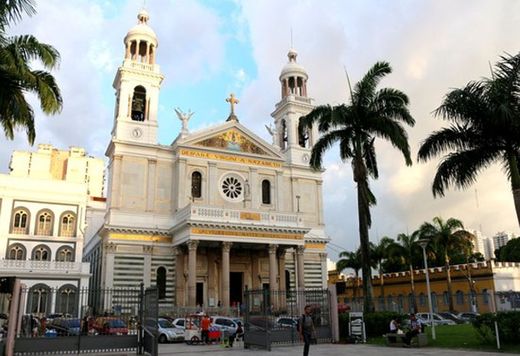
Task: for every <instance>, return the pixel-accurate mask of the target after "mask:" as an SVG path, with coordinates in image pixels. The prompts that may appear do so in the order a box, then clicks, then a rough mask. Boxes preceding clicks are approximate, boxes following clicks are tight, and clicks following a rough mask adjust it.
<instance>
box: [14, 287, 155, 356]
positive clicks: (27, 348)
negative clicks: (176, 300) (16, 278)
mask: <svg viewBox="0 0 520 356" xmlns="http://www.w3.org/2000/svg"><path fill="white" fill-rule="evenodd" d="M18 305H19V307H18V315H14V316H11V315H10V323H11V322H13V324H15V325H17V330H16V338H15V343H14V353H15V355H29V354H30V355H45V354H63V353H85V352H88V353H102V352H129V351H130V352H132V351H133V352H135V351H137V352H139V353H143V352H148V353H149V354H150V355H153V356H156V355H157V338H156V337H155V334H154V332H156V329H157V290H156V289H155V288H148V289H147V290H146V291H144V289H143V288H142V287H141V289H80V290H77V289H73V288H69V289H63V288H60V289H59V290H53V289H50V288H45V287H38V288H34V287H33V288H30V289H21V293H20V298H19V301H18ZM143 318H144V319H143ZM145 322H146V323H147V324H146V323H145ZM154 330H155V331H154ZM146 331H147V332H146ZM146 335H147V336H146Z"/></svg>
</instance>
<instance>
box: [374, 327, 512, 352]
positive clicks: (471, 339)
mask: <svg viewBox="0 0 520 356" xmlns="http://www.w3.org/2000/svg"><path fill="white" fill-rule="evenodd" d="M426 330H427V331H426V332H427V334H428V346H432V347H446V348H450V349H473V350H488V351H498V350H497V348H496V344H482V343H481V341H480V338H479V337H478V335H477V333H476V331H475V329H474V328H473V326H472V325H471V324H461V325H443V326H437V327H435V331H436V334H437V340H432V338H431V328H426ZM367 342H368V343H369V344H377V345H379V344H380V345H384V344H385V340H384V338H383V337H374V338H369V339H368V340H367ZM501 346H502V348H501V351H507V352H514V353H520V345H501Z"/></svg>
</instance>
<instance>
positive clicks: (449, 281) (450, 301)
mask: <svg viewBox="0 0 520 356" xmlns="http://www.w3.org/2000/svg"><path fill="white" fill-rule="evenodd" d="M444 259H445V261H446V263H445V266H444V268H446V283H447V284H448V304H449V307H450V312H452V313H453V312H455V308H454V307H453V294H452V289H451V273H450V258H449V257H448V253H447V252H445V254H444Z"/></svg>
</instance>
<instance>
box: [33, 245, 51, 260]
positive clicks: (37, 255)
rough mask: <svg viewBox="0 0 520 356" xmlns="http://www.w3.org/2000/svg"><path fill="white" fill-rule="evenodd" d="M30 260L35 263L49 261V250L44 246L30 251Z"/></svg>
mask: <svg viewBox="0 0 520 356" xmlns="http://www.w3.org/2000/svg"><path fill="white" fill-rule="evenodd" d="M32 259H33V260H36V261H50V260H51V250H50V249H49V247H47V246H46V245H38V246H36V247H35V248H34V249H33V251H32Z"/></svg>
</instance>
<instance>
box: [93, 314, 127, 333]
mask: <svg viewBox="0 0 520 356" xmlns="http://www.w3.org/2000/svg"><path fill="white" fill-rule="evenodd" d="M94 329H95V330H96V331H97V333H98V334H101V335H128V327H127V326H126V324H125V322H124V321H123V320H121V319H117V318H107V317H102V318H97V319H96V321H95V323H94Z"/></svg>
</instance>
